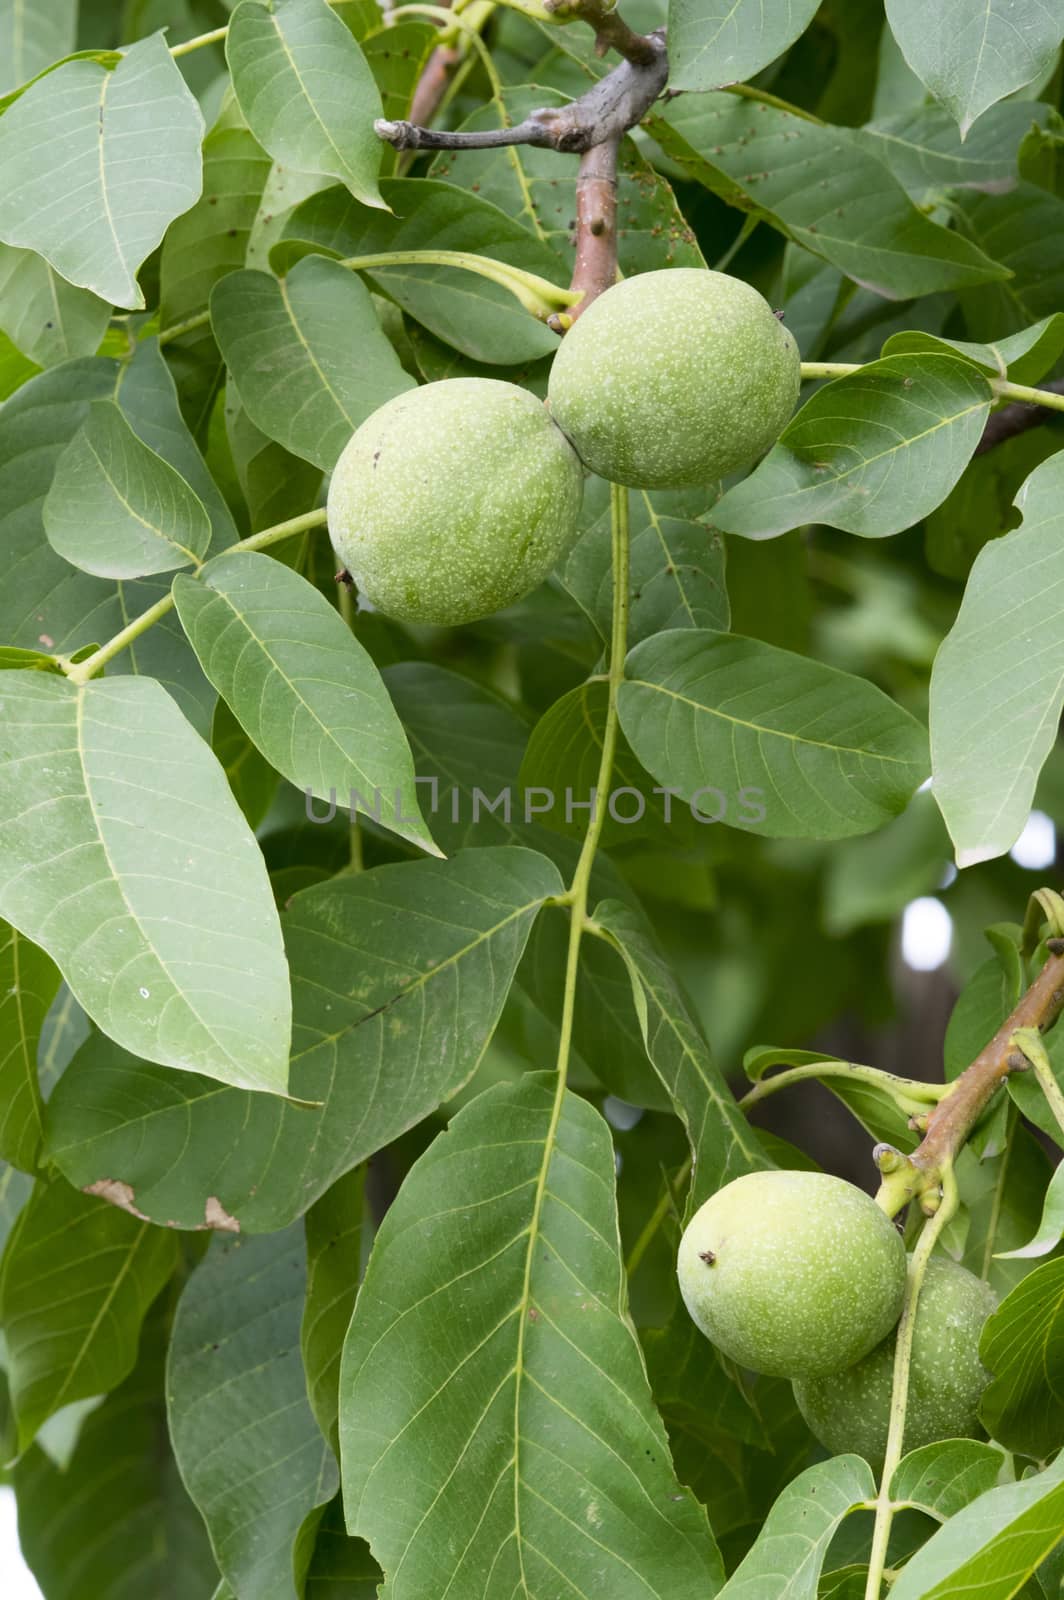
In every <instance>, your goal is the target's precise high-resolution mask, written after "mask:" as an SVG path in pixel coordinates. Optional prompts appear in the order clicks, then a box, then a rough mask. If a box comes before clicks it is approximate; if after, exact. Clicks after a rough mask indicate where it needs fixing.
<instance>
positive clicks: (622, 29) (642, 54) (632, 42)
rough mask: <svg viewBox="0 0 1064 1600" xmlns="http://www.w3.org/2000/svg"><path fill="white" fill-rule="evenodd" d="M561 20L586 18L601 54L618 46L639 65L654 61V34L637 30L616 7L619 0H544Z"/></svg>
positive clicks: (648, 64)
mask: <svg viewBox="0 0 1064 1600" xmlns="http://www.w3.org/2000/svg"><path fill="white" fill-rule="evenodd" d="M543 3H544V5H545V7H546V9H547V10H548V11H549V12H551V14H552V15H553V16H555V17H557V19H558V21H559V22H577V21H579V22H586V23H587V24H588V26H589V27H591V28H593V29H594V30H595V48H596V49H597V51H598V53H599V55H600V56H604V55H605V54H606V51H607V50H616V52H617V54H618V55H619V56H623V57H624V59H625V60H626V61H630V62H631V63H632V65H633V66H636V67H650V66H653V64H654V46H653V39H654V35H653V34H643V33H635V32H633V30H632V29H631V28H630V27H629V26H628V24H627V22H625V20H624V18H623V17H622V16H621V15H620V14H619V13H618V11H617V10H616V9H615V0H543Z"/></svg>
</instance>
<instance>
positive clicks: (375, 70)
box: [340, 12, 439, 177]
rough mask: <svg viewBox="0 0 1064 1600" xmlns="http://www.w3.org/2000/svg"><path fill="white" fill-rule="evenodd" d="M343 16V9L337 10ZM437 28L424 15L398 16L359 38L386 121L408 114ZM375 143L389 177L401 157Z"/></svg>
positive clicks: (431, 50) (393, 150) (435, 40)
mask: <svg viewBox="0 0 1064 1600" xmlns="http://www.w3.org/2000/svg"><path fill="white" fill-rule="evenodd" d="M340 15H341V16H343V12H341V13H340ZM438 33H439V27H438V25H437V24H436V23H435V22H430V21H428V19H427V18H425V17H409V18H400V20H399V21H397V22H392V23H391V25H390V26H386V27H383V28H377V29H376V30H375V31H374V32H373V33H368V34H366V35H365V36H364V37H363V38H362V39H361V40H360V42H361V45H362V53H363V55H364V56H365V58H366V61H367V62H368V64H369V69H370V71H371V72H372V74H373V78H374V81H375V82H376V84H377V87H378V89H379V90H380V95H381V113H382V115H383V116H384V117H385V118H386V119H387V120H388V121H389V122H399V121H402V120H404V119H405V118H407V117H409V115H410V110H411V104H412V102H413V98H414V94H415V92H416V90H417V86H418V83H419V82H420V80H421V74H422V72H423V71H424V70H425V66H426V64H427V62H428V59H429V57H430V56H431V54H432V52H433V50H434V49H435V48H436V42H437V35H438ZM378 144H379V157H378V158H379V160H380V162H381V171H382V172H384V173H386V174H387V175H388V176H389V177H390V176H391V175H392V174H393V173H394V172H395V170H396V167H397V166H398V164H399V163H400V162H401V160H402V156H401V154H400V152H399V151H398V150H396V149H394V148H393V147H392V146H391V145H388V144H383V143H380V141H378Z"/></svg>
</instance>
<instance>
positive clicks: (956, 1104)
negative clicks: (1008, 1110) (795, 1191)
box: [876, 940, 1064, 1215]
mask: <svg viewBox="0 0 1064 1600" xmlns="http://www.w3.org/2000/svg"><path fill="white" fill-rule="evenodd" d="M1049 948H1050V955H1049V958H1048V960H1047V961H1046V964H1045V966H1044V967H1043V968H1042V970H1041V972H1040V973H1039V974H1038V976H1037V977H1036V978H1035V980H1034V982H1033V983H1032V984H1031V986H1030V988H1029V989H1028V990H1027V992H1026V993H1025V994H1024V995H1023V997H1022V998H1021V1000H1020V1003H1019V1005H1018V1006H1016V1008H1015V1010H1014V1011H1013V1012H1012V1013H1011V1015H1009V1016H1008V1017H1006V1019H1005V1021H1004V1022H1003V1023H1002V1024H1001V1027H1000V1028H999V1029H998V1031H997V1032H996V1033H995V1035H994V1037H993V1038H992V1039H991V1040H990V1042H989V1044H986V1045H984V1046H983V1048H982V1050H980V1052H979V1054H978V1055H977V1056H976V1058H975V1060H974V1061H973V1062H972V1063H971V1065H970V1066H969V1067H966V1068H965V1070H964V1072H962V1073H961V1075H960V1077H959V1078H958V1079H957V1080H956V1082H955V1083H954V1085H953V1087H952V1088H951V1089H950V1091H949V1093H948V1094H947V1095H945V1096H944V1098H943V1099H941V1100H940V1101H939V1102H938V1104H937V1105H936V1106H935V1107H934V1108H933V1110H931V1111H930V1112H929V1113H928V1115H927V1124H926V1131H925V1133H924V1137H923V1141H922V1142H921V1143H920V1144H919V1145H918V1146H917V1148H916V1149H915V1150H914V1151H913V1153H912V1155H911V1156H903V1155H901V1153H900V1151H896V1150H892V1148H891V1147H890V1146H889V1145H879V1146H877V1149H876V1159H877V1163H878V1165H879V1167H880V1170H881V1171H882V1172H883V1174H884V1178H883V1183H882V1186H881V1188H880V1192H879V1195H878V1196H877V1199H878V1201H879V1203H880V1205H882V1206H883V1207H884V1209H885V1210H887V1211H889V1213H890V1214H891V1215H893V1214H894V1212H895V1211H898V1210H900V1209H901V1207H902V1206H903V1205H905V1204H906V1203H907V1202H908V1201H909V1200H912V1199H915V1198H917V1197H920V1198H921V1199H922V1202H923V1204H924V1208H925V1210H932V1209H934V1205H935V1201H936V1198H937V1193H938V1187H939V1184H940V1181H941V1175H942V1173H943V1172H944V1171H946V1170H948V1169H949V1167H950V1166H951V1165H952V1163H953V1160H954V1158H955V1157H956V1155H957V1153H958V1151H959V1150H960V1148H961V1146H962V1145H963V1143H964V1141H965V1140H966V1139H967V1137H968V1135H969V1133H970V1132H971V1131H972V1129H973V1128H974V1127H975V1124H976V1123H977V1122H978V1120H979V1118H980V1117H981V1116H982V1114H983V1111H984V1110H985V1109H986V1107H987V1106H988V1105H989V1103H990V1101H991V1100H992V1099H993V1097H994V1095H995V1094H996V1092H997V1090H998V1089H999V1088H1000V1087H1001V1085H1002V1084H1003V1083H1004V1082H1005V1079H1006V1078H1007V1077H1008V1075H1009V1073H1010V1072H1017V1071H1021V1070H1023V1069H1024V1068H1025V1067H1026V1066H1027V1061H1026V1059H1025V1057H1024V1056H1023V1054H1022V1052H1021V1051H1020V1050H1019V1049H1018V1048H1017V1046H1016V1044H1015V1043H1014V1041H1013V1035H1014V1034H1015V1033H1016V1032H1017V1030H1023V1029H1037V1030H1038V1031H1040V1032H1042V1033H1045V1032H1046V1031H1047V1029H1049V1028H1051V1027H1052V1026H1053V1024H1054V1022H1055V1021H1056V1020H1057V1018H1058V1017H1059V1016H1060V1014H1061V1012H1062V1011H1064V954H1061V951H1060V943H1059V941H1058V940H1052V941H1050V946H1049Z"/></svg>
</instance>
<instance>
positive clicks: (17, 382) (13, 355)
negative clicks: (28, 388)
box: [0, 329, 41, 400]
mask: <svg viewBox="0 0 1064 1600" xmlns="http://www.w3.org/2000/svg"><path fill="white" fill-rule="evenodd" d="M40 370H41V369H40V367H38V366H37V364H36V362H34V361H29V360H27V359H26V357H25V356H24V355H23V354H22V351H21V350H16V348H15V346H14V345H13V344H12V342H11V340H10V339H9V338H8V336H7V334H6V333H4V332H3V330H2V329H0V400H7V399H8V398H9V397H10V396H11V395H13V394H14V393H15V392H16V390H18V389H21V388H22V386H23V384H26V383H28V382H29V381H30V379H31V378H33V377H35V376H36V375H37V373H38V372H39V371H40Z"/></svg>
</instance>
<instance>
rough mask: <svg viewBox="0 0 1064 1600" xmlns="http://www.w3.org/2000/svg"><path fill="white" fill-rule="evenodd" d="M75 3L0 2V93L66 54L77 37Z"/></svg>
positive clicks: (73, 0)
mask: <svg viewBox="0 0 1064 1600" xmlns="http://www.w3.org/2000/svg"><path fill="white" fill-rule="evenodd" d="M77 20H78V5H77V0H51V3H50V4H49V5H43V6H42V5H39V4H37V3H36V0H0V92H2V93H6V92H7V90H8V89H15V88H17V87H18V85H19V84H20V83H25V82H26V81H27V79H29V78H33V77H36V75H37V73H38V72H40V71H42V70H43V68H45V67H47V66H50V65H51V63H52V62H53V61H58V60H59V58H60V56H66V55H69V54H70V52H71V51H72V50H73V48H74V43H75V39H76V35H77Z"/></svg>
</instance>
